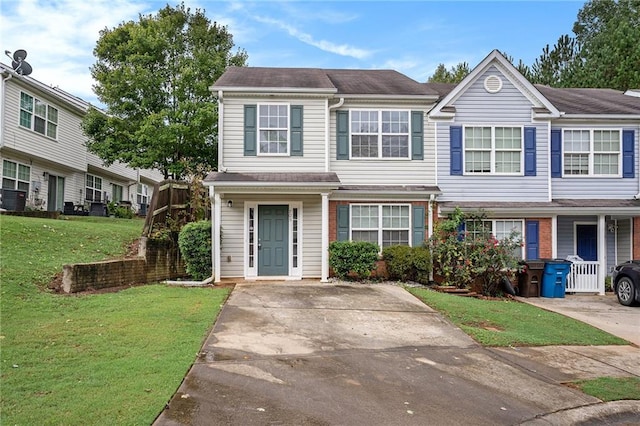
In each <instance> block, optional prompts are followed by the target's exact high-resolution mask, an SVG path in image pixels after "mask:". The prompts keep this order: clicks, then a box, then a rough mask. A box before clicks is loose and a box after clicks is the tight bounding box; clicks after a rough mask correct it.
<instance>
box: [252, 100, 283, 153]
mask: <svg viewBox="0 0 640 426" xmlns="http://www.w3.org/2000/svg"><path fill="white" fill-rule="evenodd" d="M258 134H259V141H258V146H259V149H260V151H259V152H260V154H276V155H278V154H279V155H286V154H288V153H289V106H288V105H276V104H266V105H259V106H258Z"/></svg>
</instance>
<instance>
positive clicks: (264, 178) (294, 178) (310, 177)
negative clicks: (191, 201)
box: [204, 172, 340, 184]
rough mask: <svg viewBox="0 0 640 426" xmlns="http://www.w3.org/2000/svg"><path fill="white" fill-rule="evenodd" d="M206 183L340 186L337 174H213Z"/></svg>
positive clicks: (207, 178) (208, 176) (206, 179)
mask: <svg viewBox="0 0 640 426" xmlns="http://www.w3.org/2000/svg"><path fill="white" fill-rule="evenodd" d="M204 181H205V182H220V183H232V182H233V183H247V184H252V183H253V184H256V183H260V182H262V183H265V184H269V183H331V184H339V183H340V179H338V175H337V174H335V173H295V172H293V173H225V172H211V173H209V174H208V175H207V177H206V178H205V179H204Z"/></svg>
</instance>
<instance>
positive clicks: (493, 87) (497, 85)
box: [484, 75, 502, 93]
mask: <svg viewBox="0 0 640 426" xmlns="http://www.w3.org/2000/svg"><path fill="white" fill-rule="evenodd" d="M501 89H502V79H501V78H500V77H498V76H497V75H490V76H488V77H487V78H485V79H484V90H486V91H487V92H489V93H498V92H499V91H500V90H501Z"/></svg>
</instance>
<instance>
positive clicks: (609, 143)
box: [563, 129, 622, 176]
mask: <svg viewBox="0 0 640 426" xmlns="http://www.w3.org/2000/svg"><path fill="white" fill-rule="evenodd" d="M563 145H564V146H563V153H564V154H563V169H564V170H563V172H564V175H565V176H620V152H621V146H622V132H620V130H594V129H592V130H564V137H563Z"/></svg>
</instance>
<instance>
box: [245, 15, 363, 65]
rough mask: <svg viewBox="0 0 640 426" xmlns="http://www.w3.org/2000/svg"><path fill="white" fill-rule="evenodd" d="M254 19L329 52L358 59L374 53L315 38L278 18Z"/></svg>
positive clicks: (256, 17) (258, 17)
mask: <svg viewBox="0 0 640 426" xmlns="http://www.w3.org/2000/svg"><path fill="white" fill-rule="evenodd" d="M254 19H255V20H256V21H258V22H261V23H263V24H268V25H273V26H276V27H278V28H280V29H281V30H284V31H286V32H287V33H288V34H289V35H290V36H292V37H295V38H296V39H298V40H300V41H301V42H303V43H306V44H308V45H310V46H313V47H317V48H318V49H320V50H323V51H325V52H329V53H335V54H337V55H341V56H349V57H352V58H356V59H366V58H368V57H369V56H371V55H372V53H373V52H372V51H370V50H366V49H360V48H357V47H353V46H349V45H348V44H336V43H333V42H330V41H327V40H315V39H314V38H313V36H311V35H310V34H307V33H305V32H302V31H300V30H298V29H297V28H295V27H293V26H292V25H289V24H287V23H285V22H282V21H279V20H277V19H273V18H268V17H262V16H255V17H254Z"/></svg>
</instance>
